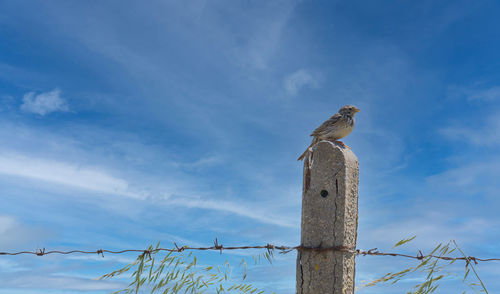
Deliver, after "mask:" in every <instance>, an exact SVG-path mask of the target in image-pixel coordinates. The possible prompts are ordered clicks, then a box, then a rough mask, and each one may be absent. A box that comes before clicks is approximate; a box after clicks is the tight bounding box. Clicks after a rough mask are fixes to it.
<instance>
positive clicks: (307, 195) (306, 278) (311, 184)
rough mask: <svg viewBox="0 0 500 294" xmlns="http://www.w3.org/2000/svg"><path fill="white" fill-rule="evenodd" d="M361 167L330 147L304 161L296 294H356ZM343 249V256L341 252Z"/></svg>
mask: <svg viewBox="0 0 500 294" xmlns="http://www.w3.org/2000/svg"><path fill="white" fill-rule="evenodd" d="M358 182H359V165H358V160H357V158H356V156H355V155H354V153H353V152H352V151H351V150H350V149H347V148H344V147H340V146H338V145H337V144H335V143H333V142H329V141H321V142H319V143H318V144H316V145H315V146H314V147H313V152H312V153H310V154H309V155H308V156H307V157H306V160H305V161H304V180H303V191H302V231H301V246H304V247H311V248H325V249H327V248H330V249H332V248H333V249H334V250H299V251H298V254H297V279H296V280H297V284H296V292H297V293H298V294H313V293H314V294H319V293H321V294H326V293H332V294H352V293H354V276H355V253H354V249H355V248H356V237H357V226H358ZM343 249H345V250H343Z"/></svg>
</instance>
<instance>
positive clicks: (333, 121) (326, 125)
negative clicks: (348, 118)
mask: <svg viewBox="0 0 500 294" xmlns="http://www.w3.org/2000/svg"><path fill="white" fill-rule="evenodd" d="M340 118H342V115H341V114H340V113H336V114H334V115H332V117H330V118H329V119H327V120H325V122H324V123H322V124H321V125H320V126H319V127H317V128H316V129H315V130H314V131H313V132H312V134H311V136H313V137H319V136H321V135H322V134H325V133H327V132H328V129H330V130H331V128H332V126H334V125H335V124H336V123H337V122H338V121H339V120H340Z"/></svg>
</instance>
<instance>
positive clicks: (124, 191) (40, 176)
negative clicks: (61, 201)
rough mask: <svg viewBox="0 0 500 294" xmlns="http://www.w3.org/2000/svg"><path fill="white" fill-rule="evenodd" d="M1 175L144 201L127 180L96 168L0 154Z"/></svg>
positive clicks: (142, 196)
mask: <svg viewBox="0 0 500 294" xmlns="http://www.w3.org/2000/svg"><path fill="white" fill-rule="evenodd" d="M0 174H4V175H10V176H17V177H24V178H29V179H35V180H41V181H47V182H51V183H55V184H61V185H66V186H71V187H74V188H80V189H86V190H91V191H95V192H101V193H109V194H115V195H121V196H127V197H131V198H137V199H144V198H145V197H146V195H142V194H141V193H136V192H132V191H130V189H129V187H128V186H129V184H128V182H127V181H126V180H124V179H120V178H117V177H114V176H112V175H110V174H108V173H106V172H104V171H101V170H98V169H97V168H86V167H81V166H79V165H77V164H71V163H66V162H60V161H55V160H45V159H38V158H33V157H27V156H22V155H18V154H5V153H4V154H0Z"/></svg>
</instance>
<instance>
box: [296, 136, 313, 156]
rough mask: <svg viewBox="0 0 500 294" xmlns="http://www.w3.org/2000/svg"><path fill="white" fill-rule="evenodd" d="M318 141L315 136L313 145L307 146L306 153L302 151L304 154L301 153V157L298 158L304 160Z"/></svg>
mask: <svg viewBox="0 0 500 294" xmlns="http://www.w3.org/2000/svg"><path fill="white" fill-rule="evenodd" d="M317 141H318V140H316V138H314V139H313V140H312V142H311V145H309V147H307V148H306V151H304V153H302V155H300V157H299V158H298V159H297V160H303V159H304V157H306V155H307V153H309V150H310V149H311V147H312V146H314V144H316V143H317Z"/></svg>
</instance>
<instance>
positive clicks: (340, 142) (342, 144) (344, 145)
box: [333, 140, 351, 149]
mask: <svg viewBox="0 0 500 294" xmlns="http://www.w3.org/2000/svg"><path fill="white" fill-rule="evenodd" d="M333 142H335V143H337V144H339V145H341V146H342V147H344V148H347V149H351V147H349V146H347V145H346V144H344V142H342V141H338V140H334V141H333Z"/></svg>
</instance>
